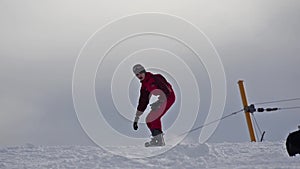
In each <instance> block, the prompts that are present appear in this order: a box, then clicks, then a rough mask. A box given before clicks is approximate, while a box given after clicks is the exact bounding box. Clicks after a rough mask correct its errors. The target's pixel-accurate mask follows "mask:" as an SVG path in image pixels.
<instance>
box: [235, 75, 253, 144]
mask: <svg viewBox="0 0 300 169" xmlns="http://www.w3.org/2000/svg"><path fill="white" fill-rule="evenodd" d="M238 84H239V88H240V93H241V98H242V102H243V106H244V108H245V107H247V106H248V102H247V97H246V92H245V88H244V84H243V81H242V80H239V81H238ZM245 116H246V121H247V125H248V130H249V134H250V139H251V141H253V142H256V139H255V135H254V130H253V126H252V121H251V117H250V112H247V111H246V110H245Z"/></svg>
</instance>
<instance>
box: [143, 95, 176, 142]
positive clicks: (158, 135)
mask: <svg viewBox="0 0 300 169" xmlns="http://www.w3.org/2000/svg"><path fill="white" fill-rule="evenodd" d="M174 101H175V96H174V97H171V99H168V100H167V103H165V104H166V106H164V109H163V110H161V109H158V110H155V111H151V112H150V113H149V114H148V116H147V117H146V123H147V126H148V128H149V130H150V131H151V134H152V137H153V138H152V139H151V141H150V142H147V143H145V146H146V147H149V146H164V145H165V141H164V137H163V132H162V124H161V117H162V116H163V115H164V114H165V113H166V112H167V111H168V110H169V108H170V107H171V106H172V105H173V103H174Z"/></svg>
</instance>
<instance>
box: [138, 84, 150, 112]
mask: <svg viewBox="0 0 300 169" xmlns="http://www.w3.org/2000/svg"><path fill="white" fill-rule="evenodd" d="M149 94H150V92H149V91H147V90H146V89H145V88H141V90H140V98H139V105H138V107H137V110H138V111H141V112H144V111H145V110H146V108H147V105H148V103H149Z"/></svg>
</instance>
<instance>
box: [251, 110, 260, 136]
mask: <svg viewBox="0 0 300 169" xmlns="http://www.w3.org/2000/svg"><path fill="white" fill-rule="evenodd" d="M252 116H253V119H254V122H255V126H256V127H255V128H257V129H258V131H259V134H260V135H262V132H261V129H260V127H259V125H258V122H257V120H256V118H255V116H254V114H252ZM256 137H257V138H258V135H257V133H256Z"/></svg>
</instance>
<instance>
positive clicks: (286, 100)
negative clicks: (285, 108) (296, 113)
mask: <svg viewBox="0 0 300 169" xmlns="http://www.w3.org/2000/svg"><path fill="white" fill-rule="evenodd" d="M295 100H300V98H299V97H298V98H291V99H282V100H273V101H267V102H260V103H254V104H255V105H262V104H269V103H279V102H288V101H295Z"/></svg>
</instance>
